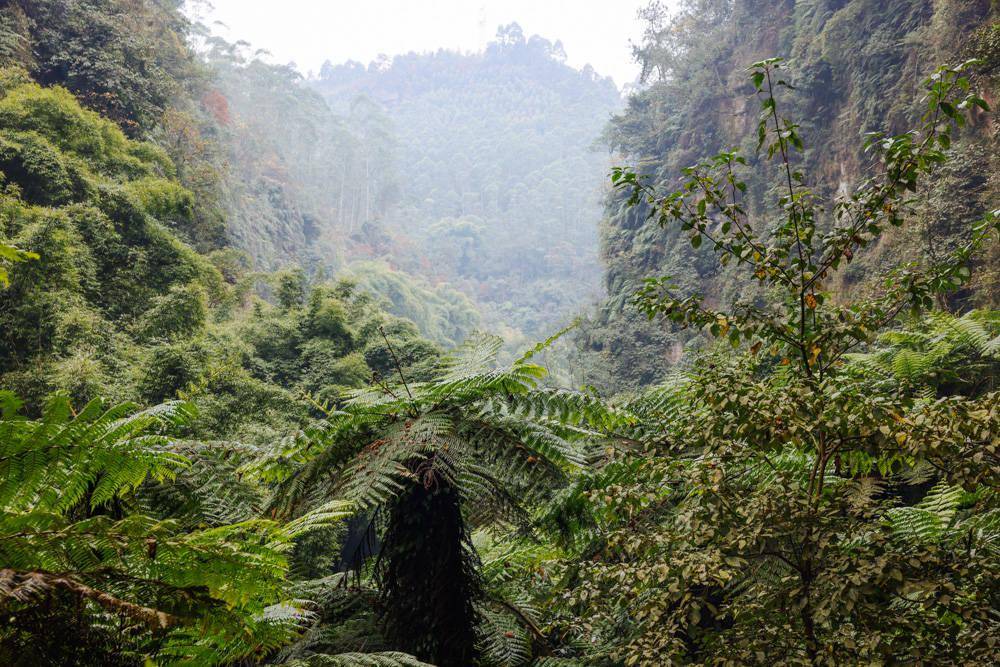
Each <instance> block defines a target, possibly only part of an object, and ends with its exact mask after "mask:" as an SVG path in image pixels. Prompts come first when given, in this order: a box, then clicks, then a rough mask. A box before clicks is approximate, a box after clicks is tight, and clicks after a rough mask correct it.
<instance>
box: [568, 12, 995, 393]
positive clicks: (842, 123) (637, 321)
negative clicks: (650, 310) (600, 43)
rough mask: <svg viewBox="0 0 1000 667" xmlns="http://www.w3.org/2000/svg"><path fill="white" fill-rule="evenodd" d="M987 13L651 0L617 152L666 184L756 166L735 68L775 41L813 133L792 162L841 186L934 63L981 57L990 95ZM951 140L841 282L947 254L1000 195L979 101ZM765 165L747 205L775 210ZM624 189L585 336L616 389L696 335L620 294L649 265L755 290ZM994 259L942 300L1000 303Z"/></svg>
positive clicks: (606, 227) (637, 380)
mask: <svg viewBox="0 0 1000 667" xmlns="http://www.w3.org/2000/svg"><path fill="white" fill-rule="evenodd" d="M995 11H996V9H995V3H992V4H991V3H990V2H988V1H987V0H975V1H965V0H961V1H955V2H950V1H949V2H927V1H925V0H893V1H892V2H883V1H881V0H879V1H874V0H850V1H848V2H843V1H840V0H837V1H833V0H818V1H816V2H790V1H781V2H774V3H761V2H754V1H750V0H697V1H694V0H692V1H690V2H684V3H682V6H681V8H680V9H679V10H678V12H676V14H673V15H671V14H669V13H668V12H667V11H666V6H665V4H664V3H653V4H652V5H651V6H650V7H649V9H648V10H647V11H646V12H645V19H646V24H647V27H646V33H645V35H644V39H643V40H642V42H641V44H640V45H639V46H638V47H637V50H636V56H637V57H638V58H639V61H640V62H641V63H642V64H643V67H644V72H645V76H646V82H647V83H646V87H645V88H644V89H643V90H641V91H640V92H638V93H636V94H634V95H633V96H631V97H630V99H629V102H628V108H627V109H626V111H625V112H624V113H623V114H621V115H620V116H618V117H616V118H615V119H614V120H613V121H612V122H611V124H610V125H609V128H608V130H607V138H608V141H609V143H610V146H611V148H612V149H613V150H614V151H615V152H616V154H617V156H618V158H617V159H618V160H620V161H621V162H624V163H628V164H633V165H636V168H637V169H638V170H639V171H640V173H641V174H643V175H644V176H649V177H651V178H652V179H653V180H654V182H655V183H656V184H657V185H658V186H659V187H661V188H663V189H674V188H676V187H677V186H678V185H679V183H680V182H681V181H680V178H681V173H682V169H684V168H685V167H688V166H690V165H691V164H694V163H695V162H697V161H699V160H701V159H702V158H703V157H704V156H706V155H713V154H715V153H718V152H720V151H728V150H732V149H733V148H736V147H739V148H742V149H744V151H745V155H746V158H747V160H748V161H750V163H751V165H752V164H755V163H756V159H755V157H754V156H753V154H752V151H749V150H748V149H752V148H753V146H754V142H755V141H756V137H755V136H754V127H755V124H756V120H755V119H756V108H755V106H754V103H753V100H752V97H750V96H749V95H750V93H751V92H752V89H751V87H750V86H749V84H748V83H747V82H746V80H745V77H744V74H743V70H744V67H745V66H746V63H748V62H752V61H754V60H759V59H761V58H766V57H769V56H772V55H774V54H776V53H778V54H783V55H787V56H788V58H789V59H790V62H793V63H794V64H795V67H794V68H793V69H792V70H791V71H790V72H789V74H788V76H789V77H791V78H790V79H789V81H788V82H789V83H790V84H792V85H793V86H794V90H790V91H788V95H787V99H786V101H785V104H786V107H787V108H788V109H790V110H791V113H792V115H794V116H795V117H796V119H797V122H798V123H800V125H801V130H800V131H801V132H802V134H803V135H805V136H809V137H812V138H813V142H812V143H811V144H810V145H809V146H808V148H807V149H806V150H805V151H803V152H801V153H799V154H797V155H796V156H795V160H796V162H795V166H796V169H798V170H801V171H803V172H804V173H805V174H807V175H808V178H809V184H810V187H811V188H812V189H813V190H814V191H815V192H816V193H817V194H818V195H821V196H824V197H833V196H835V195H837V194H844V193H846V192H850V191H851V190H852V189H853V188H854V187H855V186H856V185H857V184H858V183H861V182H863V181H864V179H865V177H866V175H867V174H866V171H867V165H868V163H869V162H868V156H867V154H866V153H865V151H864V149H863V137H864V135H865V133H867V132H874V131H888V132H899V131H902V130H904V129H905V128H908V127H910V126H912V124H913V123H914V122H915V120H916V119H917V118H918V117H919V115H920V113H922V106H921V104H920V100H919V98H920V95H919V90H920V81H921V80H922V78H923V76H924V75H925V73H926V72H928V71H930V70H931V69H933V67H935V66H936V65H937V64H938V63H940V62H946V61H949V60H960V59H966V58H975V57H982V58H984V59H986V60H984V61H983V62H982V63H981V64H980V65H977V66H976V67H975V68H974V69H973V70H972V71H971V72H970V75H971V76H973V77H974V78H975V80H976V81H977V85H979V86H980V87H981V88H982V90H983V91H984V95H985V96H986V97H988V98H989V99H994V98H995V95H996V90H997V88H996V85H997V84H996V81H997V79H996V75H997V65H998V61H997V60H996V51H995V49H994V50H992V51H991V50H990V46H989V44H990V42H989V26H990V25H991V17H992V20H993V21H995V18H996V17H995ZM956 49H957V51H956ZM952 149H953V150H954V151H956V153H957V156H956V158H957V159H956V160H955V161H954V162H953V163H952V164H951V165H946V166H945V167H944V168H943V170H942V172H941V173H940V174H938V176H937V177H936V178H935V179H934V180H933V181H931V182H925V183H924V184H923V186H922V187H923V188H924V190H922V191H921V194H920V197H921V203H920V205H919V206H918V207H916V208H917V210H916V211H915V214H916V216H917V218H918V219H919V224H916V225H913V226H911V227H908V228H907V229H906V230H905V231H895V232H892V233H890V234H888V235H886V236H884V237H883V238H882V239H881V240H880V242H879V243H878V244H876V245H873V246H870V247H869V248H867V249H865V250H864V251H863V252H862V253H860V254H859V256H858V258H857V260H856V261H855V263H854V264H853V265H852V268H851V270H849V271H845V272H843V274H842V275H840V276H839V277H838V281H840V282H839V283H838V284H837V285H835V286H833V287H834V289H835V290H836V291H838V292H843V293H858V294H860V293H863V292H864V291H865V289H866V286H867V285H868V284H870V281H871V280H872V279H873V278H874V277H875V276H884V275H885V274H886V273H887V272H888V271H889V270H890V269H892V268H893V267H894V266H896V265H897V263H898V262H899V260H900V259H901V258H903V259H905V260H906V261H911V260H919V259H921V258H922V257H925V256H931V257H933V256H943V255H945V254H947V253H948V252H949V251H951V250H952V249H953V248H954V247H956V246H957V245H959V244H960V243H962V242H963V241H964V240H966V239H967V238H968V233H969V232H968V230H969V227H970V223H971V222H972V221H973V220H974V219H975V218H976V217H977V216H978V215H980V213H981V212H982V210H984V209H985V208H987V207H989V206H991V203H992V202H995V201H996V199H997V196H998V193H1000V189H998V188H1000V185H998V181H997V178H996V174H997V173H998V172H997V163H996V159H997V155H1000V150H998V149H997V133H996V125H995V124H994V123H993V122H992V121H990V120H988V119H987V117H986V115H985V114H980V115H977V116H974V117H973V118H972V119H971V120H970V123H969V124H968V126H967V127H966V128H964V129H963V130H962V131H960V132H958V133H956V134H955V136H954V146H953V147H952ZM771 177H772V172H771V171H770V170H768V169H756V170H753V171H752V172H750V173H748V174H747V175H746V177H745V180H746V183H747V188H748V190H747V193H746V197H745V199H744V202H743V206H744V207H745V208H746V209H747V211H748V212H749V214H750V216H751V218H752V219H755V220H757V219H759V220H764V219H766V218H767V216H768V215H770V214H771V213H772V211H773V204H772V202H773V201H774V200H773V198H772V197H771V194H772V191H773V188H774V187H775V185H774V181H773V179H772V178H771ZM626 199H627V196H626V195H625V194H623V193H621V192H615V193H612V194H611V195H610V196H609V198H608V200H607V203H606V214H607V217H606V219H605V222H604V224H603V226H602V231H601V239H602V254H603V257H604V261H605V263H606V266H607V271H606V273H605V285H606V288H607V293H608V300H607V302H606V303H605V304H604V305H603V306H602V308H601V309H600V310H599V311H598V312H597V313H596V314H595V316H594V317H593V318H592V322H591V323H590V324H589V326H587V327H586V328H585V330H586V335H585V336H584V337H583V344H584V347H585V349H587V350H589V351H590V352H591V354H590V355H589V356H590V357H591V358H590V361H589V362H588V363H585V364H584V367H585V368H584V374H585V376H586V378H587V381H589V382H593V383H595V384H597V385H599V386H606V387H608V388H611V389H616V390H617V389H624V388H637V387H641V386H644V385H648V384H650V383H654V382H657V381H658V380H659V379H662V378H663V377H665V375H666V374H668V373H669V369H670V366H671V364H672V363H673V362H676V361H677V360H678V359H680V358H681V356H682V355H683V353H684V351H685V350H690V349H693V348H697V347H698V346H699V345H700V344H701V342H702V340H701V339H699V337H697V336H694V337H692V336H691V335H690V334H689V333H685V332H683V331H679V330H677V329H676V328H668V327H660V326H655V325H652V324H649V323H645V322H643V318H642V317H641V316H639V314H638V313H637V312H636V311H635V310H634V309H632V308H629V307H628V305H627V304H628V302H629V299H630V298H631V295H632V293H633V292H634V291H635V290H637V289H639V287H641V285H642V281H643V280H644V279H645V278H648V277H651V276H656V275H660V274H663V273H667V274H670V275H672V276H673V277H674V279H675V281H676V282H677V284H678V285H681V286H683V287H684V288H686V289H689V290H692V289H697V290H699V291H700V292H701V293H702V294H703V295H704V296H705V298H706V300H707V301H708V302H710V303H717V304H728V303H730V302H732V301H733V300H736V299H740V298H748V297H749V296H750V294H751V293H752V285H751V284H750V283H747V282H746V281H745V280H743V279H742V278H741V277H740V276H739V274H738V273H737V272H736V270H735V268H734V267H728V268H727V267H725V266H722V265H721V264H720V263H719V262H718V261H717V260H716V258H715V257H714V255H713V253H712V251H711V248H709V247H707V245H706V246H704V247H702V248H696V247H692V246H691V244H690V243H688V240H687V238H686V235H685V234H683V233H681V230H679V229H677V228H672V227H658V226H651V225H643V224H642V221H643V219H644V216H645V213H646V211H645V210H644V209H643V208H641V207H639V208H630V207H627V206H624V204H625V201H626ZM820 231H821V232H824V231H826V230H825V229H821V230H820ZM996 259H997V257H996V255H989V256H987V257H983V258H981V259H980V260H978V261H977V262H975V263H974V264H973V266H972V267H971V268H972V269H973V270H974V279H973V281H972V287H971V288H970V289H966V290H961V291H958V292H956V293H954V294H953V295H952V296H950V297H949V299H950V300H951V302H952V303H951V305H953V306H956V307H957V306H963V307H972V306H976V305H995V303H996V297H997V295H998V294H1000V290H998V288H997V273H996V271H995V266H996ZM591 368H592V369H593V370H592V371H591V370H589V369H591Z"/></svg>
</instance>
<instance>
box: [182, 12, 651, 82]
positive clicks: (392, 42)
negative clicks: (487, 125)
mask: <svg viewBox="0 0 1000 667" xmlns="http://www.w3.org/2000/svg"><path fill="white" fill-rule="evenodd" d="M211 3H212V5H214V10H212V11H210V12H208V13H207V14H206V12H205V10H204V9H203V10H201V13H202V15H203V20H204V19H206V18H207V19H208V20H206V23H209V24H211V22H212V21H213V20H217V21H221V22H223V23H225V24H226V26H228V29H226V28H222V27H220V26H214V30H215V31H216V32H217V33H218V34H219V35H221V36H222V37H224V38H226V39H228V40H230V41H235V40H237V39H244V40H246V41H248V42H250V43H251V44H252V45H253V46H254V47H255V48H265V49H267V50H268V51H270V52H271V53H272V54H273V55H274V59H275V60H277V61H278V62H282V63H286V62H290V61H294V62H295V63H296V64H297V65H298V68H299V69H300V70H301V71H302V72H303V73H308V72H310V71H313V72H316V71H318V70H319V67H320V65H322V64H323V61H324V60H327V59H329V60H330V61H331V62H333V63H339V62H343V61H345V60H351V59H352V60H360V61H361V62H363V63H368V62H370V61H371V60H373V59H374V58H375V57H376V56H377V55H379V54H380V53H385V54H387V55H395V54H398V53H406V52H408V51H418V52H419V51H433V50H437V49H438V48H449V49H458V50H461V51H478V50H480V49H482V48H483V46H485V44H486V42H488V41H490V40H491V39H492V38H493V36H494V35H495V34H496V29H497V26H499V25H501V24H507V23H510V22H513V21H516V22H517V23H519V24H520V25H521V27H522V29H523V30H524V33H525V35H526V36H530V35H532V34H538V35H541V36H542V37H545V38H547V39H550V40H552V41H555V40H556V39H561V40H562V42H563V46H564V47H565V49H566V53H567V56H568V61H569V64H571V65H573V66H574V67H581V66H583V65H584V64H586V63H590V64H591V65H593V66H594V69H596V70H597V71H598V72H599V73H600V74H603V75H606V76H611V77H613V78H614V80H615V83H616V84H617V85H618V86H619V87H620V86H621V85H623V84H624V83H628V82H631V81H632V80H633V79H634V78H635V76H636V74H637V73H638V66H637V65H636V64H635V63H633V62H632V58H631V47H630V45H629V41H630V40H632V41H638V40H639V38H640V37H641V35H642V25H641V23H640V22H639V20H638V19H637V17H636V12H637V11H638V9H639V8H641V7H644V6H646V5H647V4H648V3H649V0H211Z"/></svg>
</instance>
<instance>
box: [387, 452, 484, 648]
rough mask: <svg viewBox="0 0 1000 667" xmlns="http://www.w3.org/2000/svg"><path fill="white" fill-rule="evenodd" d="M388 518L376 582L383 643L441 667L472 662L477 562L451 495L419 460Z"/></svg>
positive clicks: (451, 490) (452, 489) (452, 491)
mask: <svg viewBox="0 0 1000 667" xmlns="http://www.w3.org/2000/svg"><path fill="white" fill-rule="evenodd" d="M418 468H420V469H423V472H422V473H418V478H420V481H419V482H415V483H414V484H413V485H412V486H411V487H410V488H409V489H407V490H406V491H405V492H403V493H402V494H401V495H400V496H399V497H398V498H397V499H396V501H395V504H394V505H393V506H392V508H391V510H390V515H389V524H388V527H387V529H386V533H385V538H384V541H383V544H382V550H381V554H380V557H379V565H378V568H377V570H378V577H379V580H380V584H381V586H380V589H381V593H380V595H381V618H382V623H383V625H384V630H385V634H386V637H387V639H389V640H390V641H391V642H392V643H393V644H395V645H396V646H397V647H398V648H399V649H400V650H403V651H406V652H408V653H411V654H413V655H415V656H417V657H418V658H420V659H422V660H426V661H428V662H431V663H433V664H435V665H439V666H440V667H468V665H472V664H474V663H475V660H476V657H477V652H476V625H477V622H478V617H477V613H476V609H475V603H476V601H477V600H478V599H479V598H480V597H481V595H482V591H481V585H480V581H479V575H478V572H477V566H478V557H477V555H476V553H475V551H474V549H473V547H472V544H471V542H470V541H469V536H468V533H467V532H466V528H465V522H464V520H463V518H462V511H461V497H460V494H459V492H458V490H457V489H456V488H455V487H454V486H453V485H451V484H450V483H449V482H448V480H447V479H445V478H444V476H443V475H441V474H440V473H438V472H437V471H434V470H433V469H432V467H431V462H430V461H427V460H424V461H422V462H421V463H420V465H419V467H418Z"/></svg>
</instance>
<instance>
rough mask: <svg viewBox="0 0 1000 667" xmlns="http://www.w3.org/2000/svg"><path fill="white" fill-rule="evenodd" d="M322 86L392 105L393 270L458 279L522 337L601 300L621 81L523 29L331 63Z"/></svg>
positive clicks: (384, 229) (490, 318)
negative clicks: (602, 229)
mask: <svg viewBox="0 0 1000 667" xmlns="http://www.w3.org/2000/svg"><path fill="white" fill-rule="evenodd" d="M310 84H311V86H312V87H313V88H315V89H316V90H318V91H319V92H320V93H322V95H323V96H324V98H325V99H326V100H327V101H328V102H329V103H330V105H331V106H332V107H333V108H334V109H342V110H348V109H351V108H356V105H357V104H358V102H357V101H356V100H357V99H358V96H359V95H360V96H363V97H362V99H367V100H371V101H372V102H374V103H376V104H377V105H378V107H380V108H384V109H385V113H386V115H387V118H388V120H389V121H390V122H391V125H389V129H388V130H387V131H388V132H392V133H393V134H392V135H391V136H393V137H394V138H395V141H396V145H397V153H398V157H397V160H396V161H395V169H396V174H397V175H398V192H397V193H396V196H397V198H398V199H397V205H396V206H394V207H392V208H390V209H388V210H387V211H385V212H384V213H383V214H382V215H379V216H376V217H375V218H376V219H372V224H373V226H374V227H376V228H377V229H378V230H379V231H380V232H381V233H382V234H388V235H389V236H390V237H391V238H392V241H391V243H388V244H386V247H385V249H383V250H381V252H382V253H385V254H386V256H387V257H388V259H389V261H391V263H392V264H393V265H394V266H396V267H397V268H400V269H403V270H405V271H407V272H409V273H412V274H415V275H419V276H423V277H425V278H426V279H427V280H429V281H430V282H431V283H432V284H435V285H452V286H455V287H458V288H459V289H461V290H462V291H463V292H464V293H465V294H467V295H468V296H469V297H470V298H471V299H472V300H473V301H475V302H476V303H478V304H480V306H481V308H482V310H483V313H484V315H485V320H484V324H485V325H486V326H487V327H489V328H490V329H491V330H494V331H498V332H502V333H505V334H506V336H505V337H507V338H508V339H511V338H513V339H514V341H513V342H516V343H518V344H520V343H521V342H523V341H525V340H526V339H525V338H524V336H525V335H526V336H528V337H529V339H530V338H531V337H539V336H544V335H545V334H546V333H547V332H548V331H551V330H552V329H553V328H554V327H556V326H558V325H559V324H560V321H565V320H568V319H571V317H572V316H573V314H574V313H575V311H576V310H578V309H579V308H580V307H581V306H582V305H584V304H586V303H588V302H590V301H591V300H592V299H594V298H596V296H597V294H598V278H599V273H600V269H599V266H598V264H597V261H596V256H597V253H596V248H597V236H596V231H595V222H596V221H597V219H598V218H599V215H600V212H599V208H598V206H599V200H600V197H601V193H602V184H603V182H604V179H605V176H606V174H607V172H608V169H609V168H610V164H609V162H608V157H607V152H606V151H603V150H601V149H600V148H599V147H598V146H597V139H598V137H599V136H600V133H601V130H602V128H603V126H604V124H605V123H606V122H607V120H608V118H609V117H610V115H611V113H612V112H614V111H617V110H618V108H619V106H620V98H619V94H618V91H617V90H616V88H615V86H614V84H613V83H612V81H611V80H610V79H607V78H603V77H601V76H600V75H598V74H597V73H596V72H594V71H593V69H592V68H589V67H587V68H584V69H583V70H582V71H577V70H575V69H573V68H571V67H569V66H568V65H566V64H565V53H563V51H562V45H561V44H560V43H558V42H556V43H554V44H553V43H551V42H550V41H548V40H546V39H544V38H542V37H539V36H538V35H534V36H531V37H530V38H529V37H526V36H525V35H524V34H523V32H522V31H521V28H520V27H519V26H518V25H517V24H512V25H509V26H505V27H503V28H501V29H500V30H499V31H498V33H497V39H496V41H494V42H491V43H490V44H489V45H488V46H487V47H486V49H485V51H484V52H482V53H474V54H460V53H455V52H450V51H439V52H437V53H429V54H413V53H411V54H407V55H401V56H396V57H394V58H392V59H388V60H385V61H381V62H373V63H371V64H370V65H368V66H367V67H366V66H364V65H362V64H360V63H356V62H355V63H346V64H343V65H337V66H333V65H331V64H329V63H327V65H326V66H324V67H323V69H322V70H321V71H320V75H319V78H318V79H317V80H315V81H311V82H310ZM382 164H384V163H382ZM365 168H366V169H369V167H367V166H366V167H365ZM379 168H382V167H381V164H380V163H379V161H378V160H373V162H372V166H371V168H370V169H371V170H377V169H379ZM364 233H365V234H368V233H369V232H364ZM375 244H377V240H373V245H375ZM387 251H388V252H387ZM377 253H378V250H376V254H377Z"/></svg>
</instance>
